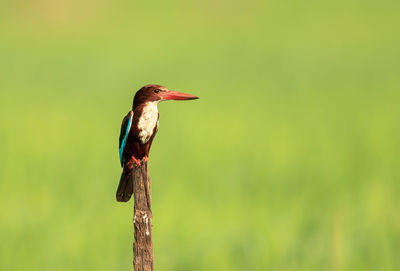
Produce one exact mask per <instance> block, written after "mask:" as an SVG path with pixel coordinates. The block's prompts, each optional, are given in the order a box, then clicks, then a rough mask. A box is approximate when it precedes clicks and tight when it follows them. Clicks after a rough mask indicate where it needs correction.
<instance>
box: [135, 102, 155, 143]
mask: <svg viewBox="0 0 400 271" xmlns="http://www.w3.org/2000/svg"><path fill="white" fill-rule="evenodd" d="M157 104H158V101H154V102H148V103H146V105H145V106H144V107H143V112H142V115H141V116H140V117H139V123H138V130H139V139H140V141H141V142H142V144H145V143H147V142H148V141H149V140H150V138H151V136H152V135H153V131H154V128H155V127H156V125H157V120H158V108H157Z"/></svg>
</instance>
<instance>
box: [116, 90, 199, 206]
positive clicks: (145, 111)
mask: <svg viewBox="0 0 400 271" xmlns="http://www.w3.org/2000/svg"><path fill="white" fill-rule="evenodd" d="M198 98H199V97H197V96H194V95H190V94H186V93H182V92H177V91H173V90H169V89H167V88H166V87H163V86H161V85H157V84H149V85H146V86H143V87H142V88H141V89H139V90H138V91H137V92H136V94H135V96H134V98H133V105H132V110H130V111H129V112H128V114H127V115H126V116H125V117H124V118H123V120H122V124H121V132H120V136H119V159H120V162H121V167H122V174H121V178H120V181H119V185H118V188H117V193H116V199H117V201H120V202H127V201H129V199H130V198H131V196H132V194H133V178H131V176H132V173H133V170H135V169H137V168H139V167H140V166H141V161H146V162H147V161H148V158H149V152H150V147H151V144H152V142H153V139H154V137H155V135H156V133H157V131H158V126H159V116H160V115H159V113H158V103H159V102H161V101H167V100H194V99H198ZM134 164H136V166H137V167H134Z"/></svg>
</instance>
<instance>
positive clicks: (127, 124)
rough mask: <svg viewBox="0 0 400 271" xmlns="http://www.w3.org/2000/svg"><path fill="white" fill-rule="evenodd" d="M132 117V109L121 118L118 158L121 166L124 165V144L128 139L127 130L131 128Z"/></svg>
mask: <svg viewBox="0 0 400 271" xmlns="http://www.w3.org/2000/svg"><path fill="white" fill-rule="evenodd" d="M132 119H133V111H129V113H128V115H126V116H125V118H124V119H123V120H122V125H121V132H120V134H119V160H120V162H121V166H124V157H123V154H124V150H125V146H126V141H127V140H128V135H129V131H130V130H131V126H132Z"/></svg>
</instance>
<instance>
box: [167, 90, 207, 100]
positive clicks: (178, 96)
mask: <svg viewBox="0 0 400 271" xmlns="http://www.w3.org/2000/svg"><path fill="white" fill-rule="evenodd" d="M160 96H161V98H162V99H163V100H178V101H179V100H195V99H198V98H199V97H197V96H193V95H190V94H186V93H182V92H178V91H173V90H168V91H165V92H161V93H160Z"/></svg>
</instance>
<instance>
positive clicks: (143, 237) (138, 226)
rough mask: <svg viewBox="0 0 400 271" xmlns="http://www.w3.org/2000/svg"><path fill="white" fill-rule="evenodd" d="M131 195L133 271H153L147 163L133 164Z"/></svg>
mask: <svg viewBox="0 0 400 271" xmlns="http://www.w3.org/2000/svg"><path fill="white" fill-rule="evenodd" d="M131 178H134V179H133V195H134V200H135V206H134V216H133V225H134V228H135V241H134V243H133V266H134V270H135V271H153V270H154V261H153V240H152V230H151V227H152V225H151V218H152V214H151V191H150V177H149V173H148V167H147V161H143V160H142V161H141V166H140V167H137V165H136V164H134V168H133V174H132V177H131Z"/></svg>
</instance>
